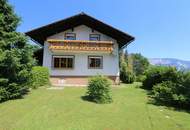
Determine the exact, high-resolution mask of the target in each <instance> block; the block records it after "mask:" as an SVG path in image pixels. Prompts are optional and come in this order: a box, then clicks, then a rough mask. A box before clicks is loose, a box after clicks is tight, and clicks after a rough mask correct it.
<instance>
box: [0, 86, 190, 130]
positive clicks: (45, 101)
mask: <svg viewBox="0 0 190 130" xmlns="http://www.w3.org/2000/svg"><path fill="white" fill-rule="evenodd" d="M112 90H113V99H114V102H113V103H112V104H106V105H102V104H95V103H92V102H88V101H84V100H82V99H81V96H83V95H84V94H85V92H86V88H74V87H67V88H64V89H63V90H49V89H46V88H40V89H37V90H32V91H31V92H30V93H29V94H28V95H27V96H25V97H24V99H18V100H12V101H7V102H4V103H1V104H0V130H190V114H189V113H187V112H179V111H175V110H172V109H168V108H165V107H163V106H155V105H152V104H149V103H147V102H148V98H147V94H146V91H144V90H143V89H140V88H137V87H135V85H120V86H119V87H114V88H112Z"/></svg>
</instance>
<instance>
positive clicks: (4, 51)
mask: <svg viewBox="0 0 190 130" xmlns="http://www.w3.org/2000/svg"><path fill="white" fill-rule="evenodd" d="M19 22H20V18H19V17H18V16H17V15H16V14H15V13H14V10H13V7H12V6H11V5H9V4H8V1H7V0H0V101H4V100H8V99H14V98H19V97H21V96H22V95H23V94H25V93H26V92H27V90H28V83H29V79H30V78H29V77H30V71H31V68H32V66H33V65H34V63H35V61H34V60H33V58H32V54H33V52H32V50H31V49H30V46H29V45H28V44H27V38H26V37H25V36H24V34H22V33H19V32H16V29H17V27H18V25H19Z"/></svg>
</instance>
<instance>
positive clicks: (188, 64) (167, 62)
mask: <svg viewBox="0 0 190 130" xmlns="http://www.w3.org/2000/svg"><path fill="white" fill-rule="evenodd" d="M149 62H150V64H152V65H164V66H175V67H176V68H178V69H183V70H190V61H184V60H179V59H172V58H150V59H149Z"/></svg>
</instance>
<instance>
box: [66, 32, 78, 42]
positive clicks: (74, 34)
mask: <svg viewBox="0 0 190 130" xmlns="http://www.w3.org/2000/svg"><path fill="white" fill-rule="evenodd" d="M67 34H73V36H74V40H76V33H65V35H64V40H70V39H67V38H66V37H67Z"/></svg>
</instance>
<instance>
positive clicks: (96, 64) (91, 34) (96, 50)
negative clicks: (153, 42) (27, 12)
mask: <svg viewBox="0 0 190 130" xmlns="http://www.w3.org/2000/svg"><path fill="white" fill-rule="evenodd" d="M98 25H99V26H98ZM102 29H103V30H102ZM106 29H107V30H106ZM48 31H49V33H48ZM120 33H121V34H120ZM26 34H27V35H28V36H30V37H31V38H32V39H33V40H35V41H37V42H38V43H40V44H41V45H42V46H43V55H42V59H43V60H42V61H43V62H42V65H43V66H44V67H47V68H49V71H50V76H51V82H52V84H54V85H60V84H61V85H85V84H87V82H88V78H89V77H91V76H95V75H98V74H99V75H104V76H107V77H109V78H110V79H111V80H112V81H113V83H115V84H118V83H119V49H120V48H121V47H123V46H125V45H127V43H129V42H131V41H132V40H134V38H133V37H132V36H130V35H128V34H125V33H123V32H120V31H119V30H117V29H115V28H112V27H111V26H109V25H107V24H104V23H102V22H100V21H98V20H96V19H94V18H92V17H91V16H88V15H86V14H84V13H81V14H79V15H76V16H72V17H70V18H67V19H65V20H62V21H58V22H55V23H53V24H49V25H46V26H43V27H41V28H38V29H35V30H32V31H30V32H27V33H26ZM119 35H121V38H120V37H119ZM119 38H120V39H119ZM119 40H121V41H122V40H123V41H125V42H127V43H125V44H124V43H123V44H122V45H121V43H120V42H121V41H119Z"/></svg>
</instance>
